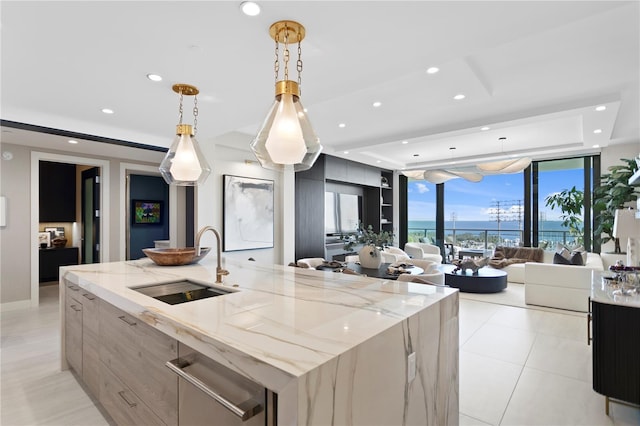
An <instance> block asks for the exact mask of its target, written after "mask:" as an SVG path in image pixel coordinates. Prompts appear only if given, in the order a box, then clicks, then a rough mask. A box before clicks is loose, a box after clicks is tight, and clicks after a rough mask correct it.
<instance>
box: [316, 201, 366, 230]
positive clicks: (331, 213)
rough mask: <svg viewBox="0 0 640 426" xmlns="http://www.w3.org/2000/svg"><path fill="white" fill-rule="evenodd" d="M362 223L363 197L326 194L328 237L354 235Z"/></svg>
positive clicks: (325, 226)
mask: <svg viewBox="0 0 640 426" xmlns="http://www.w3.org/2000/svg"><path fill="white" fill-rule="evenodd" d="M361 221H362V197H361V196H359V195H354V194H341V193H338V192H325V193H324V230H325V234H326V235H339V234H352V233H355V232H356V231H357V230H358V223H359V222H361Z"/></svg>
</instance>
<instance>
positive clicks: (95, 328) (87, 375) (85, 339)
mask: <svg viewBox="0 0 640 426" xmlns="http://www.w3.org/2000/svg"><path fill="white" fill-rule="evenodd" d="M80 299H81V300H82V380H83V381H84V383H85V384H86V385H87V387H88V388H89V390H90V391H91V393H92V394H93V395H94V396H95V397H96V398H98V399H99V398H100V355H99V332H100V330H99V323H100V318H99V307H100V304H99V302H100V299H98V298H97V297H96V296H95V295H93V294H92V293H90V292H88V291H86V290H82V289H81V290H80Z"/></svg>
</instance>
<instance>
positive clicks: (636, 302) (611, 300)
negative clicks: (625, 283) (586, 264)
mask: <svg viewBox="0 0 640 426" xmlns="http://www.w3.org/2000/svg"><path fill="white" fill-rule="evenodd" d="M613 275H614V274H613V273H612V272H610V271H593V273H592V274H591V300H592V301H594V302H599V303H608V304H610V305H619V306H628V307H632V308H640V293H638V292H636V293H635V294H631V295H624V294H621V291H620V287H619V286H617V285H611V284H609V283H608V281H607V280H604V279H603V276H607V277H611V276H613Z"/></svg>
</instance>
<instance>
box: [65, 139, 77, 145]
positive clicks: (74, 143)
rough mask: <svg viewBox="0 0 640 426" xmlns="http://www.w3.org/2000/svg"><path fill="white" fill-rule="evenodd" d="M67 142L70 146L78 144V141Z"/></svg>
mask: <svg viewBox="0 0 640 426" xmlns="http://www.w3.org/2000/svg"><path fill="white" fill-rule="evenodd" d="M67 142H69V143H70V144H72V145H76V144H77V143H78V141H74V140H73V139H69V140H68V141H67Z"/></svg>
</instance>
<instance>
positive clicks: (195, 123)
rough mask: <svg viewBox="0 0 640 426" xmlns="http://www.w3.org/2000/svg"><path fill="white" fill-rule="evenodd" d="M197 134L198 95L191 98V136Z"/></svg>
mask: <svg viewBox="0 0 640 426" xmlns="http://www.w3.org/2000/svg"><path fill="white" fill-rule="evenodd" d="M196 133H198V95H194V96H193V135H194V136H195V135H196Z"/></svg>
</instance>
